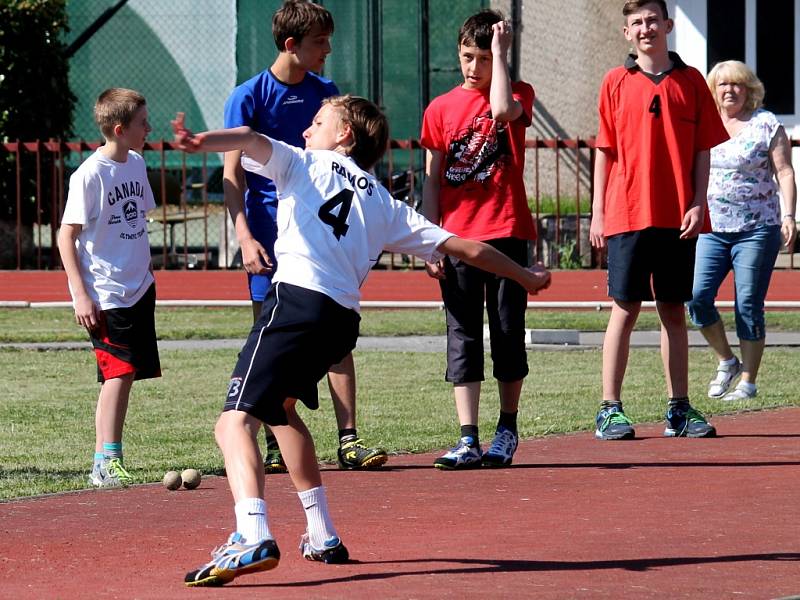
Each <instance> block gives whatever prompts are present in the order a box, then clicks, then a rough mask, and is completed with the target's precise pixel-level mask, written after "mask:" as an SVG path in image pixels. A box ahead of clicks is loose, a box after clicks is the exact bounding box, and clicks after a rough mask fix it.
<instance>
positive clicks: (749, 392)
mask: <svg viewBox="0 0 800 600" xmlns="http://www.w3.org/2000/svg"><path fill="white" fill-rule="evenodd" d="M742 383H744V382H740V383H739V385H737V386H736V388H735V389H734V390H733V391H732V392H731V393H730V394H725V395H724V396H723V397H722V401H723V402H737V401H741V400H751V399H752V398H755V397H756V396H757V395H758V390H757V389H756V388H755V386H753V388H752V389H751V388H750V386H749V385H748V386H744V385H742Z"/></svg>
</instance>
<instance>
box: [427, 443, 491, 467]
mask: <svg viewBox="0 0 800 600" xmlns="http://www.w3.org/2000/svg"><path fill="white" fill-rule="evenodd" d="M481 456H482V452H481V447H480V445H479V444H475V440H474V439H473V438H471V437H469V436H464V437H462V438H461V439H460V440H458V446H456V447H455V448H452V449H450V450H448V451H447V452H445V453H444V454H443V455H442V456H440V457H439V458H437V459H436V460H435V461H433V466H434V467H436V468H437V469H444V470H446V471H453V470H456V469H459V470H460V469H475V468H477V467H480V466H481Z"/></svg>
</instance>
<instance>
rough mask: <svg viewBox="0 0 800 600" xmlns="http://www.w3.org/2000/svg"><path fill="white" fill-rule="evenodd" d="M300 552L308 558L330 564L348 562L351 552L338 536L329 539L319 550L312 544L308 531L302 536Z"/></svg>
mask: <svg viewBox="0 0 800 600" xmlns="http://www.w3.org/2000/svg"><path fill="white" fill-rule="evenodd" d="M300 554H302V555H303V558H305V559H306V560H315V561H318V562H324V563H325V564H329V565H338V564H342V563H346V562H347V561H348V560H349V559H350V553H349V552H348V551H347V548H345V546H344V544H343V543H342V540H340V539H339V538H338V537H332V538H331V539H329V540H327V541H326V542H325V547H324V548H323V549H321V550H318V549H317V548H314V547H313V546H312V545H311V542H310V541H309V539H308V533H304V534H303V537H301V538H300Z"/></svg>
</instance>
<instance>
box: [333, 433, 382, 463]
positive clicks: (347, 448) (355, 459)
mask: <svg viewBox="0 0 800 600" xmlns="http://www.w3.org/2000/svg"><path fill="white" fill-rule="evenodd" d="M337 455H338V459H339V468H340V469H376V468H378V467H380V466H381V465H382V464H383V463H385V462H386V461H387V460H389V455H388V454H386V450H383V449H381V448H367V447H366V446H365V445H364V442H362V441H361V440H360V439H355V440H351V441H349V442H345V443H344V444H342V445H341V446H339V451H338V452H337Z"/></svg>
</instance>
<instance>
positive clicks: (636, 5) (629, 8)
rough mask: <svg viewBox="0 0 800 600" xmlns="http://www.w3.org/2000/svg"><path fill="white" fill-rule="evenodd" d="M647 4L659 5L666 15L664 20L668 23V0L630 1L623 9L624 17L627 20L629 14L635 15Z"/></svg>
mask: <svg viewBox="0 0 800 600" xmlns="http://www.w3.org/2000/svg"><path fill="white" fill-rule="evenodd" d="M647 4H658V6H659V8H660V9H661V14H663V15H664V20H665V21H666V20H667V19H669V11H667V2H666V0H628V1H627V2H626V3H625V5H624V6H623V7H622V16H623V17H625V18H627V17H628V15H629V14H631V13H635V12H636V11H637V10H639V9H641V8H642V7H644V6H645V5H647Z"/></svg>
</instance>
